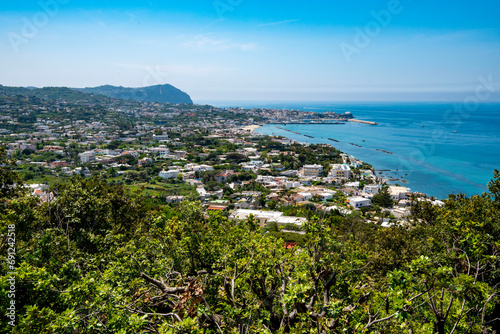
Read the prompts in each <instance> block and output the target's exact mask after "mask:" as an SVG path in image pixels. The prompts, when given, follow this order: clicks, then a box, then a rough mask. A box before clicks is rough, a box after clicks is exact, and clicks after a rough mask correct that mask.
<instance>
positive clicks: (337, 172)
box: [328, 164, 351, 180]
mask: <svg viewBox="0 0 500 334" xmlns="http://www.w3.org/2000/svg"><path fill="white" fill-rule="evenodd" d="M330 166H331V167H332V169H331V170H330V173H329V174H328V176H329V177H333V178H335V179H341V180H349V179H350V178H351V167H349V166H348V165H340V164H332V165H330Z"/></svg>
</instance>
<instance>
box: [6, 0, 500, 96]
mask: <svg viewBox="0 0 500 334" xmlns="http://www.w3.org/2000/svg"><path fill="white" fill-rule="evenodd" d="M0 50H2V51H1V52H0V84H3V85H11V86H38V87H41V86H69V87H86V86H97V85H102V84H113V85H122V86H129V87H140V86H148V85H154V84H160V83H170V84H172V85H174V86H176V87H178V88H180V89H182V90H184V91H186V92H187V93H189V94H190V95H191V96H192V98H193V99H194V101H195V102H198V101H208V100H281V101H285V100H321V101H327V100H332V101H334V100H340V101H346V100H347V101H359V100H365V101H367V100H372V101H375V100H384V101H390V100H395V101H396V100H398V101H399V100H413V101H414V100H463V99H465V98H467V97H468V96H470V94H473V93H474V92H475V91H476V89H478V86H480V85H481V82H483V81H485V80H486V81H487V82H488V84H487V88H484V87H483V89H488V91H489V92H491V93H492V94H489V95H488V94H486V95H485V94H483V95H481V96H482V100H481V101H483V100H484V102H489V101H493V100H500V94H499V92H500V85H499V84H498V82H499V81H500V79H499V78H500V65H499V61H498V60H499V59H500V4H499V3H497V2H494V1H483V2H479V1H463V0H462V1H460V0H455V1H449V0H442V1H439V2H437V1H428V0H419V1H411V0H400V1H398V0H389V1H387V0H386V1H361V0H342V1H274V2H268V1H261V0H198V1H194V0H183V1H178V0H162V1H158V0H142V1H139V0H136V1H130V0H129V1H127V0H122V1H114V0H112V1H106V0H101V1H95V0H87V1H81V0H42V1H29V0H26V1H17V2H14V1H11V2H2V3H0ZM481 78H482V79H481ZM485 96H487V98H486V97H485Z"/></svg>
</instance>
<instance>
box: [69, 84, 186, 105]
mask: <svg viewBox="0 0 500 334" xmlns="http://www.w3.org/2000/svg"><path fill="white" fill-rule="evenodd" d="M78 90H80V91H82V92H85V93H93V94H101V95H106V96H108V97H112V98H117V99H124V100H134V101H145V102H162V103H186V104H193V101H192V100H191V97H189V95H188V94H186V93H184V92H183V91H181V90H180V89H177V88H175V87H174V86H172V85H168V84H166V85H156V86H148V87H141V88H127V87H121V86H120V87H116V86H111V85H105V86H99V87H94V88H82V89H78Z"/></svg>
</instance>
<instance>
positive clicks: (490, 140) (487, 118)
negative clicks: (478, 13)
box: [218, 102, 500, 198]
mask: <svg viewBox="0 0 500 334" xmlns="http://www.w3.org/2000/svg"><path fill="white" fill-rule="evenodd" d="M218 105H219V106H224V107H228V106H242V107H266V108H284V109H298V110H305V111H314V112H324V111H336V112H345V111H350V112H352V113H353V115H354V116H355V117H356V118H357V119H360V120H368V121H375V122H377V123H379V125H366V124H359V123H346V124H342V125H303V124H295V125H286V126H283V125H282V124H281V125H265V126H264V127H262V128H260V129H258V130H257V132H259V133H262V134H267V135H273V134H274V135H282V136H285V137H288V138H291V139H294V140H297V141H299V142H302V143H328V144H331V145H332V146H334V147H336V148H337V149H339V150H341V151H343V152H345V153H349V154H351V155H353V156H355V157H356V158H358V159H361V160H363V161H366V162H368V163H370V164H372V165H373V166H374V168H375V169H378V170H388V171H382V174H379V173H380V171H378V172H377V174H378V175H379V176H382V177H384V178H392V179H398V181H393V182H392V183H399V184H401V185H406V186H408V187H410V188H411V189H412V190H413V191H419V192H423V193H426V194H429V195H431V196H436V197H438V198H446V197H447V195H448V194H450V193H465V194H467V195H469V196H470V195H474V194H478V193H482V192H484V191H486V190H487V183H488V181H489V180H491V178H492V177H493V170H494V169H499V168H500V167H499V164H500V140H499V138H500V104H481V105H478V106H473V105H463V104H449V103H448V104H445V103H441V104H438V103H432V104H431V103H318V102H298V103H297V102H293V103H290V102H288V103H269V102H264V103H256V102H252V103H249V102H240V103H239V104H238V103H236V102H231V103H218ZM277 127H281V128H285V129H288V130H292V131H296V132H299V133H301V134H306V135H310V136H313V137H314V138H308V137H305V136H303V135H296V134H293V133H291V132H288V131H284V130H280V129H278V128H277ZM328 138H333V139H336V140H338V141H339V142H338V143H337V142H332V141H330V140H328ZM349 143H354V144H357V145H360V146H362V147H356V146H353V145H351V144H349ZM376 149H381V150H386V151H390V152H392V153H393V154H387V153H383V152H380V151H377V150H376ZM403 180H404V181H403ZM404 182H406V183H404Z"/></svg>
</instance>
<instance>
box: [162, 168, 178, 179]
mask: <svg viewBox="0 0 500 334" xmlns="http://www.w3.org/2000/svg"><path fill="white" fill-rule="evenodd" d="M180 172H181V171H180V170H178V169H170V170H162V171H161V172H160V173H159V174H158V176H159V177H162V178H164V179H175V178H176V177H177V175H179V173H180Z"/></svg>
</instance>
